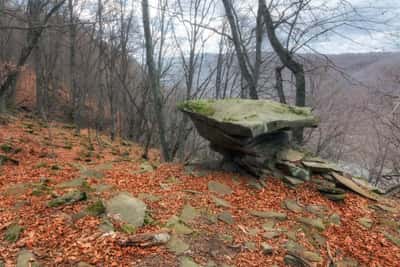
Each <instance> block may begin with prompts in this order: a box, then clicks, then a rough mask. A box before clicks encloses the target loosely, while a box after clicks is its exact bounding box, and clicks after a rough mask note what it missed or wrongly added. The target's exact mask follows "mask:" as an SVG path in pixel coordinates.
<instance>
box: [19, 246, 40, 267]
mask: <svg viewBox="0 0 400 267" xmlns="http://www.w3.org/2000/svg"><path fill="white" fill-rule="evenodd" d="M39 266H40V265H39V263H38V262H37V260H36V257H35V255H33V253H32V252H30V251H29V250H26V249H23V250H21V251H20V252H18V255H17V265H16V267H39Z"/></svg>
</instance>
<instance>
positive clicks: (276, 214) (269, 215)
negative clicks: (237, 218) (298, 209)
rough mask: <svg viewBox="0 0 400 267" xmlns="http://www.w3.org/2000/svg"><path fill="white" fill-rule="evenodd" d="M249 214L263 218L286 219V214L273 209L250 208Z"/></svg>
mask: <svg viewBox="0 0 400 267" xmlns="http://www.w3.org/2000/svg"><path fill="white" fill-rule="evenodd" d="M250 214H251V215H253V216H256V217H260V218H264V219H276V220H281V221H283V220H286V219H287V215H286V214H285V213H281V212H275V211H256V210H252V211H250Z"/></svg>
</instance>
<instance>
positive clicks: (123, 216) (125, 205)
mask: <svg viewBox="0 0 400 267" xmlns="http://www.w3.org/2000/svg"><path fill="white" fill-rule="evenodd" d="M105 206H106V211H107V214H109V215H110V216H112V217H117V218H118V219H120V220H122V221H123V222H126V223H129V224H131V225H133V226H135V227H141V226H142V225H143V223H144V219H145V216H146V208H147V207H146V204H144V203H143V201H141V200H140V199H138V198H135V197H133V196H132V195H130V194H129V193H119V194H118V195H116V196H114V197H113V198H111V199H109V200H108V201H106V203H105Z"/></svg>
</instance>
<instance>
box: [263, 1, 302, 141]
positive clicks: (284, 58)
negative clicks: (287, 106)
mask: <svg viewBox="0 0 400 267" xmlns="http://www.w3.org/2000/svg"><path fill="white" fill-rule="evenodd" d="M258 3H259V6H260V7H261V8H262V11H263V14H264V22H265V26H266V28H267V35H268V39H269V41H270V43H271V46H272V48H273V49H274V51H275V53H276V54H277V55H278V57H279V59H280V60H281V62H282V63H283V65H284V66H285V67H287V68H288V69H289V70H290V71H291V72H292V73H293V74H294V76H295V78H296V106H299V107H304V106H305V104H306V88H305V85H306V82H305V77H304V76H305V75H304V68H303V65H302V64H301V63H298V62H297V61H296V60H295V59H294V56H293V54H291V53H290V52H289V51H288V50H287V49H286V48H285V47H284V46H283V45H282V43H281V42H280V41H279V39H278V37H277V36H276V32H275V30H276V29H275V25H274V23H273V21H272V16H271V13H270V12H269V10H268V7H267V6H266V4H265V0H259V2H258ZM293 139H294V141H295V142H296V143H299V144H300V143H302V142H303V128H298V129H295V130H294V131H293Z"/></svg>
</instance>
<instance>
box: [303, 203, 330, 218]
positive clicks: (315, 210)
mask: <svg viewBox="0 0 400 267" xmlns="http://www.w3.org/2000/svg"><path fill="white" fill-rule="evenodd" d="M306 210H307V211H308V212H311V213H312V214H315V215H318V216H323V215H325V213H327V212H328V211H329V209H328V208H327V207H326V206H322V205H307V206H306Z"/></svg>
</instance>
